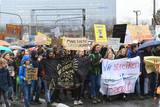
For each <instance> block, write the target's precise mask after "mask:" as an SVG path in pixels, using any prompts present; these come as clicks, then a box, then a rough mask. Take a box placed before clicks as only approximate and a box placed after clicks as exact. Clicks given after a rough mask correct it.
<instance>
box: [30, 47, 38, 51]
mask: <svg viewBox="0 0 160 107" xmlns="http://www.w3.org/2000/svg"><path fill="white" fill-rule="evenodd" d="M29 50H30V51H33V50H37V48H35V47H33V48H29Z"/></svg>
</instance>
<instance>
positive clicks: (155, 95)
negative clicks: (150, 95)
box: [154, 72, 160, 97]
mask: <svg viewBox="0 0 160 107" xmlns="http://www.w3.org/2000/svg"><path fill="white" fill-rule="evenodd" d="M159 86H160V73H159V72H157V77H156V85H155V90H154V97H159V95H158V94H157V88H158V87H159Z"/></svg>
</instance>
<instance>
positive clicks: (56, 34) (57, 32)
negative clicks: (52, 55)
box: [54, 27, 61, 37]
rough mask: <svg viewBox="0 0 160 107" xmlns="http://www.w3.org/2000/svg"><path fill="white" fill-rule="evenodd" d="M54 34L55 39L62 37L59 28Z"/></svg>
mask: <svg viewBox="0 0 160 107" xmlns="http://www.w3.org/2000/svg"><path fill="white" fill-rule="evenodd" d="M54 34H55V37H58V36H60V35H61V33H60V28H59V27H56V28H55V29H54Z"/></svg>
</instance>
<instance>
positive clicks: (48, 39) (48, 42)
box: [37, 32, 52, 45]
mask: <svg viewBox="0 0 160 107" xmlns="http://www.w3.org/2000/svg"><path fill="white" fill-rule="evenodd" d="M37 35H44V34H43V33H41V32H38V34H37ZM46 39H47V43H45V45H50V44H51V41H52V40H51V38H49V37H47V36H46Z"/></svg>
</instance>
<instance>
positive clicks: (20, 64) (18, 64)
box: [15, 48, 24, 75]
mask: <svg viewBox="0 0 160 107" xmlns="http://www.w3.org/2000/svg"><path fill="white" fill-rule="evenodd" d="M22 51H24V48H22V49H20V50H19V53H20V55H18V56H17V57H16V58H15V61H16V68H17V69H16V71H15V74H16V75H18V73H19V67H20V66H22V58H23V56H22V55H21V52H22Z"/></svg>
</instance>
